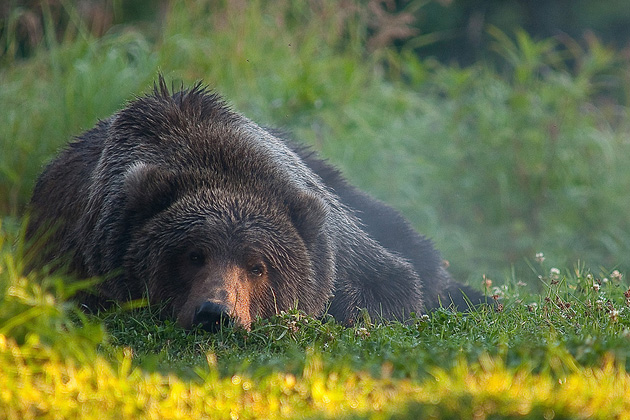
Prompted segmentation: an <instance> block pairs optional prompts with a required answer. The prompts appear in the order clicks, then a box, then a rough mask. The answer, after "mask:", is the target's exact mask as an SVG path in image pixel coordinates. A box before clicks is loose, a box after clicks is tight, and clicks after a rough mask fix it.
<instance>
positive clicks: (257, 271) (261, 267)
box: [248, 262, 267, 277]
mask: <svg viewBox="0 0 630 420" xmlns="http://www.w3.org/2000/svg"><path fill="white" fill-rule="evenodd" d="M248 271H249V274H251V275H252V276H254V277H260V276H262V275H263V274H265V272H266V271H267V267H265V264H264V263H262V262H259V263H254V264H251V265H250V266H249V268H248Z"/></svg>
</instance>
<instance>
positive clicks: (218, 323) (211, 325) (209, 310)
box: [192, 301, 233, 333]
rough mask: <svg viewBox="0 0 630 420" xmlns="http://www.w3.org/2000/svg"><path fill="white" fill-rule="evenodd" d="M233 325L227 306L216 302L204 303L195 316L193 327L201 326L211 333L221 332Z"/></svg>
mask: <svg viewBox="0 0 630 420" xmlns="http://www.w3.org/2000/svg"><path fill="white" fill-rule="evenodd" d="M232 324H233V320H232V317H231V316H230V314H229V311H228V308H227V307H226V306H225V305H222V304H220V303H215V302H210V301H208V302H204V303H202V304H201V305H200V306H199V307H198V308H197V310H196V311H195V314H194V315H193V319H192V325H193V326H194V325H199V326H201V328H203V329H204V330H206V331H208V332H210V333H216V332H219V331H221V329H222V328H223V327H227V326H230V325H232Z"/></svg>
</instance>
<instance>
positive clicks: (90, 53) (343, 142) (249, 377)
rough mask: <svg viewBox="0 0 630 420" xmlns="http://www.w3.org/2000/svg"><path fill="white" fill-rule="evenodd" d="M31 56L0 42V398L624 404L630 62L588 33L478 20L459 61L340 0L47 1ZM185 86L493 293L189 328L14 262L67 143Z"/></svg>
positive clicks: (573, 411) (128, 410) (331, 414)
mask: <svg viewBox="0 0 630 420" xmlns="http://www.w3.org/2000/svg"><path fill="white" fill-rule="evenodd" d="M62 3H63V4H65V5H66V6H67V7H65V8H64V9H63V10H64V13H65V14H66V15H67V23H66V24H64V25H63V26H62V27H61V28H60V27H59V26H55V22H54V21H53V17H52V15H51V14H50V13H48V14H47V13H46V10H44V14H43V19H44V22H45V29H46V30H45V31H44V37H43V39H42V41H41V43H40V45H38V46H37V48H35V49H34V50H33V51H32V52H30V53H29V54H28V55H26V56H20V54H18V50H19V45H18V40H17V37H16V36H14V35H13V33H12V32H11V28H12V23H13V22H14V21H12V20H11V19H17V17H18V16H19V13H18V12H19V11H16V13H15V14H13V15H12V17H11V18H10V19H8V20H7V22H5V24H4V28H5V30H4V31H3V32H2V37H1V38H0V41H1V42H2V45H1V46H0V51H3V55H2V56H1V57H0V384H1V385H0V417H2V418H8V419H27V418H73V419H74V418H85V419H90V418H99V419H102V418H112V419H114V418H117V419H120V418H147V419H149V418H169V419H173V418H348V419H350V418H445V419H446V418H480V419H484V418H532V419H534V418H546V419H550V418H602V419H604V418H606V419H609V418H630V375H628V369H630V357H629V356H630V288H629V285H630V282H628V281H627V278H626V273H627V271H628V268H629V267H630V264H629V263H628V260H627V256H628V251H629V250H630V226H629V225H630V217H629V215H628V208H630V197H629V196H628V195H627V194H626V192H627V191H629V190H630V166H629V165H627V163H626V161H625V159H626V157H627V156H629V155H630V154H629V153H628V152H629V151H630V150H629V148H630V137H629V133H630V112H629V111H630V110H629V108H628V105H629V104H630V73H629V72H628V68H629V67H628V60H627V58H624V56H623V55H622V54H620V53H619V52H617V51H614V50H612V49H610V48H608V47H607V46H605V45H602V44H601V43H600V42H599V41H598V40H597V38H595V37H594V36H591V37H587V38H585V39H584V40H563V41H562V42H560V41H559V40H556V39H544V40H534V39H532V38H530V37H529V36H528V35H527V34H526V33H524V32H522V31H518V30H516V31H515V32H514V33H503V32H501V31H499V30H498V29H496V28H492V27H490V28H488V31H489V33H490V34H491V35H492V36H493V37H494V39H495V40H496V41H495V45H494V51H493V54H494V55H493V58H492V59H491V60H488V61H487V62H483V63H477V64H475V65H473V66H469V67H465V68H461V67H459V66H457V65H446V64H443V63H439V62H437V61H435V60H434V59H431V58H430V57H418V56H416V55H414V54H412V53H411V52H410V51H408V50H406V49H405V48H395V47H394V46H393V45H383V46H379V47H374V46H373V45H372V44H371V43H370V42H369V40H370V39H371V38H370V37H371V36H373V35H374V30H375V29H374V28H372V27H370V15H369V11H367V9H366V8H365V7H362V6H361V4H360V2H358V1H357V2H354V1H350V2H348V4H347V5H348V7H347V8H346V9H344V11H343V12H340V10H338V7H337V5H338V2H334V1H332V0H323V1H320V2H312V3H311V2H290V1H278V2H267V1H263V0H260V1H258V0H256V1H252V2H247V3H241V2H211V1H195V2H186V3H184V2H171V3H168V8H167V9H166V10H164V11H163V16H162V18H161V19H162V20H161V25H160V26H159V27H155V26H150V27H146V26H143V25H133V24H120V25H116V26H114V27H112V28H111V29H110V30H109V31H107V32H106V33H105V34H104V35H103V36H100V37H96V36H94V35H92V33H91V32H90V30H89V28H88V27H87V26H85V24H84V23H82V21H81V19H80V17H79V15H78V12H77V11H76V10H75V9H73V8H72V7H71V6H69V3H67V2H65V3H64V2H62ZM159 73H162V74H163V75H164V76H165V78H166V79H167V80H168V81H169V82H170V83H172V84H173V86H176V87H179V86H182V85H183V86H190V85H192V84H194V83H195V82H197V81H202V82H203V83H204V84H206V85H208V86H210V87H211V88H212V89H214V90H215V91H217V92H218V93H220V94H222V95H224V96H225V98H226V99H227V100H228V101H229V103H230V104H231V105H232V106H233V107H234V108H235V109H237V110H238V111H240V112H242V113H244V114H245V115H247V116H248V117H249V118H251V119H253V120H255V121H257V122H259V123H261V124H264V125H267V126H273V127H280V128H282V129H285V130H287V131H288V132H290V133H291V135H292V137H294V138H295V139H297V140H298V141H301V142H304V143H305V144H308V145H310V146H311V147H312V148H314V149H315V150H317V151H319V152H320V153H321V154H322V155H323V156H325V157H326V158H327V159H329V160H330V161H331V162H333V163H334V164H335V165H337V166H339V167H340V168H342V169H343V171H344V173H345V174H346V175H347V177H348V178H349V179H350V180H351V181H352V182H353V183H355V184H357V185H359V186H361V187H362V188H363V189H365V190H367V191H370V192H371V193H372V194H373V195H375V196H376V197H378V198H381V199H382V200H384V201H386V202H388V203H390V204H392V205H393V206H395V207H396V208H398V209H400V210H401V211H402V212H403V213H404V214H405V215H406V216H407V217H408V218H409V219H410V220H411V221H412V223H413V224H414V226H415V227H416V228H417V229H418V230H419V231H420V232H423V233H425V234H426V235H427V236H429V237H431V238H432V239H433V240H434V241H435V243H436V245H437V247H438V248H439V249H440V250H441V251H442V252H443V254H444V256H445V258H446V259H447V260H448V261H449V263H450V268H449V269H450V271H451V272H452V273H453V274H454V276H455V277H456V278H457V279H459V280H461V281H463V282H466V283H468V284H470V285H472V286H473V287H475V288H477V289H479V290H484V291H485V292H486V293H487V294H488V296H491V297H494V298H496V299H497V300H498V302H500V304H499V305H497V306H493V307H481V308H476V309H474V310H472V311H470V312H466V313H461V312H454V311H451V310H450V309H448V308H444V309H440V310H437V311H435V312H432V313H429V314H424V315H423V314H416V316H415V318H414V319H413V320H411V322H409V323H407V324H401V323H396V322H386V323H382V322H376V321H377V320H372V319H369V318H368V317H367V316H366V317H365V318H364V319H363V320H362V321H361V322H360V323H359V324H358V325H356V326H355V327H352V328H346V327H343V326H341V325H339V324H337V323H335V322H334V320H332V319H330V318H328V317H323V318H321V319H314V318H311V317H307V316H304V315H303V314H300V313H299V312H290V313H283V314H279V315H278V316H277V317H274V318H272V319H269V320H259V321H257V322H256V323H255V324H254V325H253V326H252V329H251V331H245V330H242V329H239V328H225V329H223V330H222V331H220V332H219V333H217V334H208V333H206V332H203V331H201V330H193V331H185V330H182V329H181V328H179V327H178V326H177V325H176V324H174V323H173V322H171V321H169V320H162V319H159V317H158V316H157V311H156V310H155V308H151V307H148V306H147V305H145V304H143V303H142V302H135V303H134V304H130V305H122V306H121V307H118V308H115V309H113V310H111V311H108V312H105V313H101V314H96V315H94V314H86V313H84V312H83V311H81V310H80V309H79V308H78V307H77V305H76V303H74V302H73V301H72V299H71V298H72V295H73V294H74V293H76V290H78V289H80V288H85V287H91V285H92V284H93V283H94V282H95V281H98V279H89V280H86V281H75V280H70V279H68V278H64V277H63V276H61V275H58V274H54V273H53V274H51V273H46V272H45V270H44V271H43V272H27V271H26V267H27V265H28V261H29V258H30V254H29V247H28V244H25V243H24V241H23V227H24V220H25V219H24V218H25V211H26V205H27V203H28V199H29V195H30V192H31V189H32V187H33V184H34V182H35V179H36V177H37V175H38V174H39V172H40V171H41V170H42V168H43V165H45V163H46V162H47V161H48V160H49V159H51V158H52V157H53V156H54V154H55V153H56V152H57V151H58V150H60V148H62V147H63V145H64V144H65V143H66V142H67V141H68V140H69V139H71V138H72V136H75V135H78V134H79V133H81V132H82V131H83V130H86V129H88V128H90V127H92V126H93V125H94V124H95V122H96V121H97V120H98V119H99V118H105V117H107V116H109V115H111V114H112V113H113V112H115V111H116V110H117V109H120V108H121V107H123V106H124V104H125V102H126V101H128V100H130V99H132V98H133V97H134V96H135V95H141V94H143V93H146V92H149V91H150V89H151V88H152V84H153V81H154V80H155V79H156V78H157V75H158V74H159Z"/></svg>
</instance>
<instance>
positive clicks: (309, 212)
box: [287, 192, 328, 243]
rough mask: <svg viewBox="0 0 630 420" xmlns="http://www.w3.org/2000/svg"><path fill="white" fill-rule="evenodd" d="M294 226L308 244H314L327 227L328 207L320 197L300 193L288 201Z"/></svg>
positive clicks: (308, 193)
mask: <svg viewBox="0 0 630 420" xmlns="http://www.w3.org/2000/svg"><path fill="white" fill-rule="evenodd" d="M287 205H288V207H289V214H290V216H291V220H292V221H293V225H294V226H295V228H296V229H297V231H298V232H299V233H300V235H301V236H302V239H303V240H304V241H305V242H307V243H310V242H313V241H315V240H316V238H317V237H318V236H319V235H320V234H321V232H322V229H323V228H324V226H326V218H327V217H328V206H327V205H326V203H325V202H324V200H322V199H321V198H320V197H318V196H316V195H315V194H312V193H310V192H300V193H299V194H297V195H295V196H293V197H292V198H291V199H290V200H288V202H287Z"/></svg>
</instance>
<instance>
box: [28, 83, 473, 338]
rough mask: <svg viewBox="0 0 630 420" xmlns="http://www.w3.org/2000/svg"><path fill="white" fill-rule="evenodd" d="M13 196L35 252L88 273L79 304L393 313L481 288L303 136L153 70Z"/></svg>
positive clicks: (177, 311) (251, 312) (213, 325)
mask: <svg viewBox="0 0 630 420" xmlns="http://www.w3.org/2000/svg"><path fill="white" fill-rule="evenodd" d="M29 209H30V211H29V213H30V215H29V222H28V225H27V234H26V235H27V238H28V239H29V240H31V241H32V242H34V243H39V248H38V249H39V250H40V252H39V253H38V255H39V257H38V258H39V260H38V262H37V263H36V266H38V267H43V266H47V267H55V268H54V269H60V268H63V270H66V271H67V272H69V273H72V274H73V275H75V276H77V277H78V278H91V277H95V276H97V277H100V278H101V281H100V283H99V284H98V285H97V286H96V287H95V290H94V291H93V293H92V294H91V295H90V294H87V293H84V294H83V295H81V297H80V300H82V301H83V303H84V304H85V305H87V307H90V308H93V307H100V306H101V305H103V306H106V305H107V302H124V301H128V300H134V299H141V298H144V297H147V298H148V300H149V302H150V303H151V304H158V305H160V307H161V308H163V309H162V312H163V314H164V316H166V317H172V318H173V319H174V320H176V322H177V323H178V324H179V325H181V326H182V327H184V328H192V327H193V326H199V325H200V326H201V327H202V328H204V329H206V330H208V331H217V329H219V328H221V327H222V326H224V325H226V324H235V325H240V326H242V327H244V328H246V329H249V328H250V327H251V325H252V322H253V321H254V320H255V319H257V318H267V317H270V316H273V315H274V314H278V313H280V312H282V311H287V310H290V309H298V310H300V311H302V312H304V313H306V314H308V315H312V316H316V317H319V316H323V315H324V314H326V313H327V314H330V315H332V316H333V317H334V318H335V319H336V320H338V321H339V322H341V323H344V324H346V325H352V324H353V323H355V322H356V320H357V319H358V317H359V316H360V314H361V313H362V311H367V313H368V314H369V315H370V317H372V318H373V319H382V320H388V319H392V320H400V321H404V320H406V319H409V317H410V316H411V315H412V314H414V313H415V314H420V313H426V312H427V311H429V310H432V309H434V308H437V307H439V306H440V305H444V306H449V305H454V306H455V307H456V308H458V309H460V310H466V309H467V308H468V307H469V305H471V304H472V305H475V304H478V303H481V302H483V300H484V296H483V295H482V294H481V293H480V292H478V291H475V290H473V289H471V288H469V287H467V286H464V285H462V284H459V283H457V282H455V281H454V280H453V279H452V278H451V276H450V275H449V273H448V272H447V270H446V268H445V264H444V262H443V260H442V257H441V256H440V253H439V252H438V251H437V250H436V249H435V247H434V246H433V243H432V241H431V240H430V239H428V238H426V237H425V236H423V235H421V234H419V233H417V232H416V231H415V230H414V229H413V228H412V227H411V225H410V223H409V222H408V221H407V220H406V219H405V218H404V217H403V216H402V214H401V213H399V212H398V211H397V210H395V209H394V208H392V207H390V206H388V205H387V204H385V203H383V202H381V201H379V200H377V199H375V198H373V197H371V196H370V195H368V194H367V193H365V192H363V191H361V190H359V189H358V188H356V187H354V186H352V185H351V184H350V183H348V182H347V181H346V180H345V178H344V177H343V175H342V174H341V172H340V171H339V170H337V169H336V168H335V167H333V166H332V165H331V164H329V163H328V162H327V161H326V160H324V159H322V158H321V157H319V156H318V155H317V154H316V153H315V152H313V151H312V150H310V149H309V148H307V147H304V146H302V145H300V144H298V143H296V142H293V141H292V140H290V139H288V138H287V136H284V135H281V134H279V132H276V131H274V130H272V129H265V128H263V127H261V126H259V125H258V124H256V123H254V122H253V121H251V120H249V119H248V118H246V117H245V116H244V115H241V114H240V113H238V112H236V111H234V110H233V109H232V108H231V107H230V106H229V105H228V104H227V103H226V102H225V100H224V99H223V98H222V97H221V96H220V95H218V94H217V93H215V92H213V91H211V90H210V89H209V88H208V87H206V86H204V85H202V84H201V83H197V84H195V85H193V86H192V87H191V88H187V89H186V88H183V87H182V88H180V89H179V90H177V91H176V90H175V89H169V88H168V87H167V85H166V82H165V80H164V78H163V77H162V75H160V76H159V77H158V80H157V81H156V82H155V83H154V85H153V91H152V92H151V93H149V94H147V95H145V96H143V97H138V98H135V99H134V100H132V101H130V102H129V103H128V104H127V105H126V107H125V108H124V109H122V110H120V111H118V112H117V113H115V114H114V115H113V116H111V117H109V118H107V119H105V120H101V121H99V122H98V123H97V124H96V126H95V127H94V128H92V129H90V130H88V131H86V132H85V133H83V134H81V135H80V136H78V137H77V138H75V139H74V141H72V142H70V143H69V144H68V145H67V147H66V148H65V149H63V150H62V151H61V152H60V153H59V154H58V156H57V157H56V158H55V159H53V160H52V161H51V162H50V163H49V164H48V165H47V166H46V167H45V168H44V170H43V172H42V174H41V175H40V176H39V178H38V179H37V182H36V185H35V187H34V189H33V193H32V197H31V201H30V205H29ZM42 244H43V245H42Z"/></svg>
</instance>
